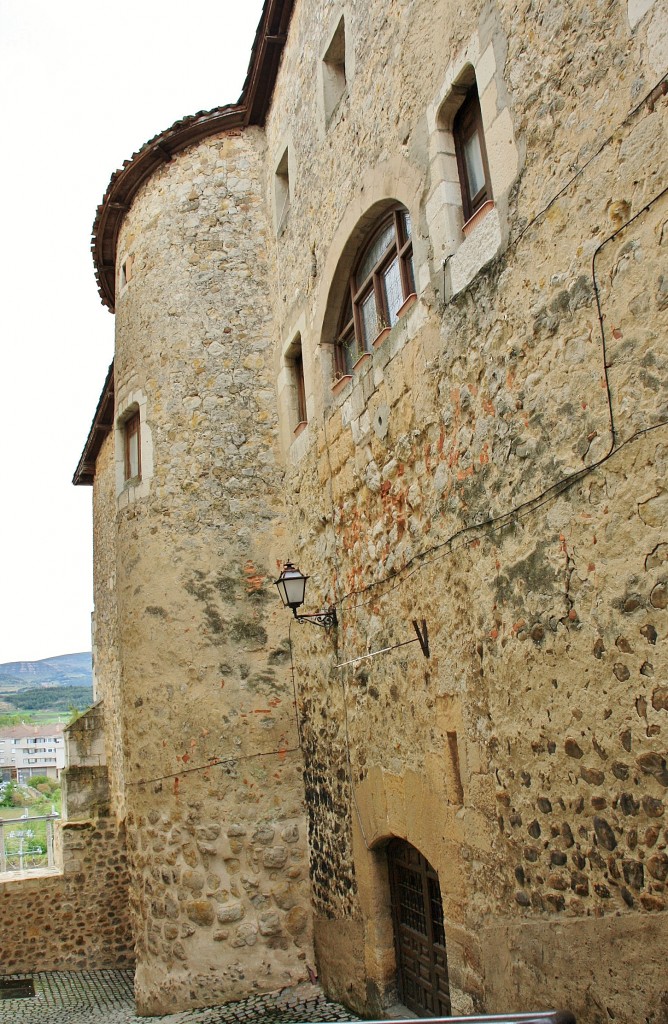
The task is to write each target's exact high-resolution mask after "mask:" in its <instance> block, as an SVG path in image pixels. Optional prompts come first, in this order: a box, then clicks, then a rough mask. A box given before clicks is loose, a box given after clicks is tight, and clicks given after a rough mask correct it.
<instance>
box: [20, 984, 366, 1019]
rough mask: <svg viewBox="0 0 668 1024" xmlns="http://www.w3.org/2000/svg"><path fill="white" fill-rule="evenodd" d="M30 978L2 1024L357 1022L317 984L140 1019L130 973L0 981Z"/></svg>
mask: <svg viewBox="0 0 668 1024" xmlns="http://www.w3.org/2000/svg"><path fill="white" fill-rule="evenodd" d="M24 978H28V979H32V981H33V983H34V986H35V995H34V996H31V997H27V998H22V999H0V1024H89V1022H95V1021H99V1022H102V1021H104V1022H105V1024H135V1022H140V1021H147V1020H148V1021H151V1022H157V1024H159V1022H160V1021H163V1022H165V1024H249V1022H251V1021H252V1022H253V1024H265V1022H266V1024H300V1022H310V1021H323V1022H324V1021H356V1020H359V1018H358V1017H354V1016H352V1015H351V1014H350V1013H349V1012H348V1011H347V1010H345V1009H344V1008H343V1007H342V1006H339V1005H338V1004H336V1003H330V1002H328V1001H327V1000H326V999H325V997H324V995H323V993H322V990H321V989H320V988H319V987H318V986H317V985H309V984H304V985H299V986H298V987H297V988H294V989H291V990H289V991H287V990H286V991H285V992H282V993H278V994H274V995H262V996H255V997H253V998H251V999H244V1000H243V1001H241V1002H237V1003H228V1004H227V1005H226V1006H213V1007H207V1008H205V1009H200V1010H184V1011H181V1012H179V1013H175V1014H171V1015H169V1016H165V1017H150V1018H147V1017H138V1016H137V1015H136V1013H135V1004H134V997H133V992H132V971H80V972H75V971H71V972H53V973H46V972H45V973H35V974H20V975H19V974H17V975H11V977H5V978H3V979H2V980H3V981H9V980H12V981H13V980H19V979H24Z"/></svg>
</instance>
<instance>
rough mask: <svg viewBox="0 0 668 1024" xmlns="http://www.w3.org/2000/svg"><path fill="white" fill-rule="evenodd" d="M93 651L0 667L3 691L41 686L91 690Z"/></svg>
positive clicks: (10, 662)
mask: <svg viewBox="0 0 668 1024" xmlns="http://www.w3.org/2000/svg"><path fill="white" fill-rule="evenodd" d="M92 685H93V665H92V659H91V654H90V651H86V652H84V653H83V654H61V655H59V657H57V658H44V659H43V660H42V661H9V662H7V663H6V664H4V665H0V690H4V691H5V692H6V691H9V690H24V689H34V688H35V687H38V686H92Z"/></svg>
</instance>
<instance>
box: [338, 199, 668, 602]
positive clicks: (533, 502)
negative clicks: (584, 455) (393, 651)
mask: <svg viewBox="0 0 668 1024" xmlns="http://www.w3.org/2000/svg"><path fill="white" fill-rule="evenodd" d="M666 193H668V187H666V188H664V189H662V191H661V192H659V193H658V194H657V195H655V196H654V197H653V198H652V199H650V200H649V202H647V203H646V204H645V205H644V206H643V207H642V209H640V210H639V211H638V212H637V213H635V214H634V215H633V217H631V218H629V220H628V221H626V222H625V223H624V224H622V225H621V226H620V227H619V228H617V229H616V230H615V231H614V232H613V233H612V234H611V235H609V236H608V237H607V238H605V239H604V240H603V241H602V242H601V244H600V245H599V246H598V247H597V249H596V251H595V252H594V255H593V257H592V280H593V287H594V294H595V298H596V305H597V312H598V320H599V328H600V333H601V350H602V356H603V360H602V361H603V373H604V380H605V387H606V404H607V408H608V419H609V424H610V426H609V429H610V436H611V443H610V447H609V449H608V451H607V452H606V454H605V455H603V456H602V457H601V458H600V459H597V460H596V461H595V462H593V463H591V464H590V465H589V466H583V467H582V469H578V470H576V471H575V472H573V473H570V474H568V475H567V476H565V477H562V478H561V479H559V480H557V481H555V483H553V484H551V485H550V486H549V487H547V488H545V490H543V491H542V492H540V493H539V494H536V495H534V496H533V497H531V498H528V499H527V500H526V501H524V502H521V503H520V504H519V505H515V506H513V508H511V509H509V510H508V511H507V512H504V513H501V515H499V516H492V517H489V518H488V519H485V520H483V521H482V522H479V523H469V524H467V525H465V526H463V527H461V528H460V529H459V530H457V531H455V533H453V534H451V536H450V537H448V538H446V539H445V540H443V541H439V542H438V543H437V544H434V545H432V546H431V547H429V548H426V549H425V550H423V551H421V552H417V553H416V554H415V555H413V556H412V558H410V559H409V560H408V562H406V564H405V565H404V566H402V568H401V569H397V570H396V571H394V572H391V573H388V575H387V576H385V577H383V578H382V579H379V580H373V581H372V582H371V583H368V584H366V586H364V587H361V588H357V589H354V590H351V591H348V593H346V594H344V595H343V596H342V597H341V598H340V602H341V604H343V602H345V601H348V600H349V599H350V598H353V597H360V596H363V595H364V594H366V593H368V592H369V591H371V590H376V589H377V588H378V587H381V586H383V585H384V584H386V583H389V582H391V581H392V580H395V579H397V578H398V577H405V578H406V579H408V578H409V576H412V575H413V574H414V573H415V572H416V571H418V568H421V567H422V566H421V565H420V566H418V568H416V569H414V570H413V571H412V572H410V573H409V574H408V575H405V574H406V570H407V569H409V568H410V567H411V566H412V565H414V563H415V562H420V563H422V560H423V559H426V558H428V556H429V555H432V554H434V553H436V552H438V551H441V549H444V548H445V549H451V547H452V544H453V543H454V542H455V541H456V540H458V539H459V538H460V537H462V536H466V535H467V534H470V533H475V532H477V531H480V530H484V529H486V528H488V527H493V528H495V529H504V528H505V527H506V526H509V525H512V523H513V522H515V520H516V519H518V518H524V515H527V514H531V513H532V512H534V511H536V510H537V509H539V508H542V506H543V505H544V504H545V503H546V502H547V501H550V500H552V499H553V498H556V497H558V496H559V495H560V494H562V493H563V492H564V491H566V490H569V489H570V488H571V487H573V486H574V485H575V484H576V483H578V482H579V481H580V480H582V479H584V478H585V477H587V476H589V475H590V474H591V473H593V472H595V471H596V470H597V469H599V468H600V467H601V466H602V465H603V464H604V463H605V462H607V461H608V459H610V458H611V457H612V456H613V455H614V454H616V453H617V452H618V451H621V450H622V448H623V447H625V446H626V445H627V444H629V443H631V442H632V441H634V440H637V439H638V437H640V436H642V435H643V434H646V433H649V432H650V431H652V430H655V429H658V428H659V427H663V426H665V425H666V424H667V423H668V421H660V422H659V423H656V424H652V425H651V426H649V427H647V428H644V429H642V430H639V431H636V432H635V434H633V435H632V436H631V437H629V438H627V439H626V440H625V441H624V442H621V443H619V444H618V443H617V442H616V430H615V424H614V413H613V406H612V395H611V391H610V382H609V378H608V368H609V367H608V362H607V350H606V337H605V327H604V316H603V311H602V307H601V303H600V293H599V288H598V282H597V280H596V258H597V256H598V255H599V253H600V252H601V250H602V249H603V248H604V247H605V246H606V245H607V244H608V243H609V242H611V241H612V240H613V239H614V238H616V237H617V236H618V235H619V234H621V232H622V231H624V230H625V229H626V228H627V227H629V225H631V224H632V223H633V222H634V221H636V220H637V219H638V218H639V217H641V216H642V215H643V214H645V213H646V212H647V211H648V210H650V209H651V208H652V206H654V204H655V203H657V202H658V201H659V200H660V199H662V198H663V197H664V196H665V195H666ZM546 209H547V208H546ZM521 513H523V515H521ZM447 553H448V552H447V551H443V552H442V555H441V557H444V556H445V554H447ZM433 561H434V559H431V560H430V562H429V563H426V564H431V563H432V562H433ZM398 585H400V584H396V586H398ZM396 586H394V587H391V588H390V590H389V591H388V592H390V591H391V590H394V589H396ZM364 603H365V602H362V604H364ZM353 607H355V606H353Z"/></svg>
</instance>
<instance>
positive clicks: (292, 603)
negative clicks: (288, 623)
mask: <svg viewBox="0 0 668 1024" xmlns="http://www.w3.org/2000/svg"><path fill="white" fill-rule="evenodd" d="M307 579H308V576H304V574H303V573H301V572H300V571H299V569H298V568H297V567H296V566H294V565H293V564H292V562H286V563H285V565H284V566H283V571H282V573H281V575H280V576H279V577H278V579H277V580H274V585H275V586H276V587H278V592H279V594H280V595H281V601H282V602H283V604H284V605H285V607H286V608H292V614H293V615H294V617H295V618H296V619H298V620H299V622H312V623H313V625H314V626H324V627H325V629H329V628H330V627H331V626H337V625H338V621H337V618H336V608H335V607H334V605H332V606H331V607H330V608H328V609H327V611H324V610H323V611H321V612H309V613H306V614H303V615H297V609H298V608H299V607H301V605H303V603H304V594H305V593H306V581H307Z"/></svg>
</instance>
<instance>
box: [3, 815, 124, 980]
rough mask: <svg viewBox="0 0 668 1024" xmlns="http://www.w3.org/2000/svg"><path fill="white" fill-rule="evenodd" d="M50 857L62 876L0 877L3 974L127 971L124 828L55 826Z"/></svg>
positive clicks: (109, 823)
mask: <svg viewBox="0 0 668 1024" xmlns="http://www.w3.org/2000/svg"><path fill="white" fill-rule="evenodd" d="M56 859H57V862H58V863H61V864H62V868H63V870H62V871H53V870H45V871H40V872H37V871H35V872H33V871H31V872H23V873H21V874H20V875H19V874H17V873H16V872H12V873H5V874H3V875H0V949H2V968H1V970H2V973H4V974H14V973H17V972H23V971H26V972H28V971H36V970H41V971H57V970H61V971H62V970H84V969H85V970H91V969H93V970H101V969H104V968H121V967H131V966H132V965H133V963H134V955H133V950H132V940H131V931H130V923H129V917H128V895H127V890H128V875H127V868H126V857H125V836H124V830H123V829H119V827H118V826H117V824H116V822H115V821H113V820H111V819H108V818H107V819H98V820H97V821H76V822H63V823H60V822H58V823H56Z"/></svg>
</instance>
